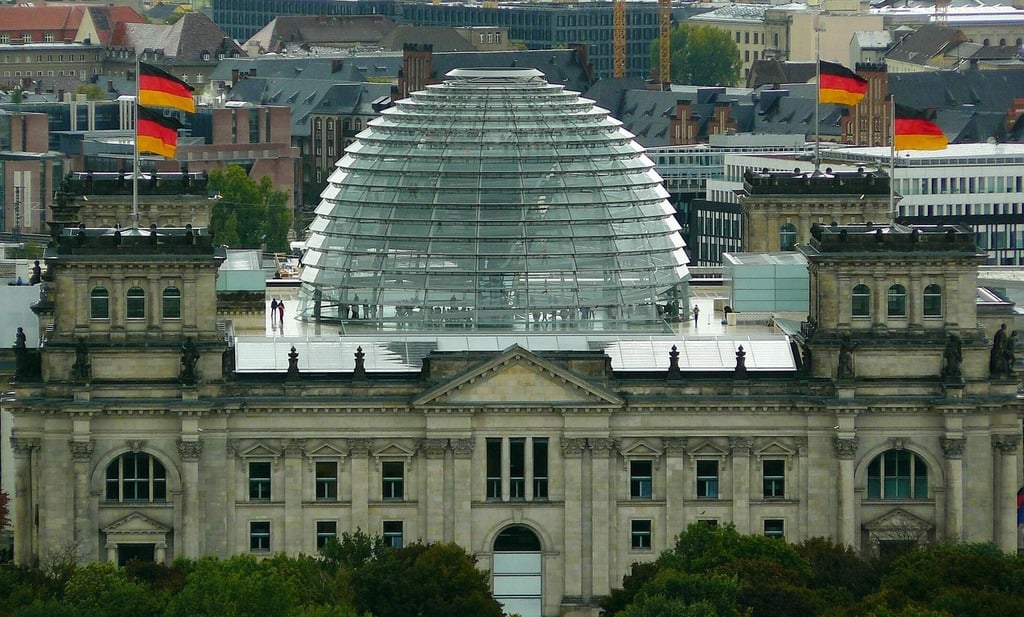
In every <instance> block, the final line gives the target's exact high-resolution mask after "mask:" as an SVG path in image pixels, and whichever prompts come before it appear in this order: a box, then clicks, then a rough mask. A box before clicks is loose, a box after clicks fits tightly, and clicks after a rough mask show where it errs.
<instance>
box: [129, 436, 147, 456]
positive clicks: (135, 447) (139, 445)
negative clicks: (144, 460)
mask: <svg viewBox="0 0 1024 617" xmlns="http://www.w3.org/2000/svg"><path fill="white" fill-rule="evenodd" d="M125 443H127V444H128V449H129V450H131V451H132V452H134V453H136V454H138V453H139V452H142V449H143V448H145V447H146V440H145V439H129V440H128V441H126V442H125Z"/></svg>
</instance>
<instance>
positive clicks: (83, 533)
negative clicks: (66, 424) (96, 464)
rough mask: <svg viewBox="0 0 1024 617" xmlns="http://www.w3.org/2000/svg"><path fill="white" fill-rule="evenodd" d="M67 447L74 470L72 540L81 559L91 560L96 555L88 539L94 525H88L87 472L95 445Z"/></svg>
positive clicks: (83, 443) (84, 443)
mask: <svg viewBox="0 0 1024 617" xmlns="http://www.w3.org/2000/svg"><path fill="white" fill-rule="evenodd" d="M68 447H69V448H70V450H71V460H72V461H73V463H74V468H75V484H74V509H75V531H74V539H75V542H77V543H78V545H79V546H80V547H82V551H83V552H84V553H85V554H83V558H85V559H88V560H93V559H96V555H95V554H94V551H92V550H91V549H92V547H93V546H94V545H95V544H96V543H95V542H94V541H93V539H92V538H90V537H89V535H90V529H92V528H94V527H95V525H91V524H90V523H89V501H90V499H89V472H90V471H91V467H92V453H93V450H94V449H95V447H96V444H95V442H93V441H92V440H88V441H70V442H68Z"/></svg>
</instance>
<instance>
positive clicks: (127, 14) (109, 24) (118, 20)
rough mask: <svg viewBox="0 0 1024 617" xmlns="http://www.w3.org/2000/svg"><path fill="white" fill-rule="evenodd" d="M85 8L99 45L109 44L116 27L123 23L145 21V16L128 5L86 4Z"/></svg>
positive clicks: (111, 41)
mask: <svg viewBox="0 0 1024 617" xmlns="http://www.w3.org/2000/svg"><path fill="white" fill-rule="evenodd" d="M86 10H87V11H89V17H90V18H91V19H92V24H93V27H95V28H96V35H97V36H98V37H99V39H100V40H99V41H98V43H100V44H101V45H111V44H112V43H113V40H114V37H115V36H116V32H117V31H118V28H119V27H123V26H124V25H125V24H144V23H146V18H145V17H143V16H142V15H139V14H138V13H137V12H136V11H135V9H133V8H131V7H130V6H88V7H86ZM94 42H97V41H94Z"/></svg>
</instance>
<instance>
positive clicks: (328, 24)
mask: <svg viewBox="0 0 1024 617" xmlns="http://www.w3.org/2000/svg"><path fill="white" fill-rule="evenodd" d="M394 28H395V22H394V21H393V20H391V19H389V18H387V17H384V16H382V15H279V16H278V17H275V18H274V19H273V20H271V22H270V23H269V24H267V25H266V26H264V27H263V28H261V29H260V30H259V31H258V32H257V33H256V34H254V35H252V37H250V38H249V40H248V41H246V43H245V46H246V47H248V46H249V45H252V44H256V45H258V46H259V49H260V50H262V51H264V52H280V51H281V50H282V49H285V48H288V47H292V48H298V47H300V46H302V45H310V46H313V45H319V46H326V47H350V46H355V45H376V44H379V42H380V41H381V39H383V38H384V37H385V36H386V35H387V34H388V33H389V32H391V31H392V30H393V29H394Z"/></svg>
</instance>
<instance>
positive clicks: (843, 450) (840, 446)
mask: <svg viewBox="0 0 1024 617" xmlns="http://www.w3.org/2000/svg"><path fill="white" fill-rule="evenodd" d="M832 447H833V448H835V449H836V455H837V456H839V458H847V459H848V458H853V457H854V456H856V455H857V438H856V437H852V438H850V439H843V438H840V437H833V438H832Z"/></svg>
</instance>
